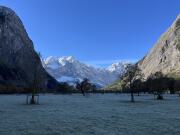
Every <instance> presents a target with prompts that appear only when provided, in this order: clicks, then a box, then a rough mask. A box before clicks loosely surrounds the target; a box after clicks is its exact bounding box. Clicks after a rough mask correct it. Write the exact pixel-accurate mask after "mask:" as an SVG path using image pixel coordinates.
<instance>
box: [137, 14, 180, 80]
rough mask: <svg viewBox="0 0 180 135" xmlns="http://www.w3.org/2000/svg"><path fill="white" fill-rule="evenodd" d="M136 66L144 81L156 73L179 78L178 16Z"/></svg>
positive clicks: (179, 41) (179, 43)
mask: <svg viewBox="0 0 180 135" xmlns="http://www.w3.org/2000/svg"><path fill="white" fill-rule="evenodd" d="M138 66H139V68H140V69H141V70H142V73H143V74H144V76H145V79H146V78H147V77H149V76H150V75H151V74H154V73H156V72H158V71H160V72H162V73H163V74H165V75H170V76H172V75H176V76H180V16H178V17H177V18H176V20H175V21H174V23H173V24H172V25H171V27H170V28H169V29H168V30H167V31H166V32H165V33H164V34H163V35H162V36H161V37H160V39H159V40H158V42H157V43H156V44H155V46H154V47H153V48H152V50H151V51H150V52H149V53H148V55H147V56H146V57H145V58H144V59H143V60H141V61H140V62H139V63H138Z"/></svg>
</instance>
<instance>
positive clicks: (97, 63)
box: [85, 59, 138, 68]
mask: <svg viewBox="0 0 180 135" xmlns="http://www.w3.org/2000/svg"><path fill="white" fill-rule="evenodd" d="M137 61H138V59H119V60H92V61H86V62H85V63H86V64H89V65H92V66H95V67H100V68H106V67H108V66H110V65H112V64H113V63H117V62H124V63H136V62H137Z"/></svg>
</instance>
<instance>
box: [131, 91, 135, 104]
mask: <svg viewBox="0 0 180 135" xmlns="http://www.w3.org/2000/svg"><path fill="white" fill-rule="evenodd" d="M131 102H134V93H133V90H131Z"/></svg>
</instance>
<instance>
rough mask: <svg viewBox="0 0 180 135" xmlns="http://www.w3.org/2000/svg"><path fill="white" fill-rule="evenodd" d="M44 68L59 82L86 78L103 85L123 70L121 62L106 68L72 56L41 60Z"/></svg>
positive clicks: (123, 65) (71, 81) (116, 77)
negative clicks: (91, 64)
mask: <svg viewBox="0 0 180 135" xmlns="http://www.w3.org/2000/svg"><path fill="white" fill-rule="evenodd" d="M43 65H44V68H45V69H46V70H47V71H48V72H49V73H50V74H51V75H52V76H53V77H55V78H56V79H57V80H58V81H60V82H62V81H63V82H69V83H70V84H72V83H73V82H74V83H75V82H77V80H83V79H84V78H88V79H89V80H90V81H91V82H92V83H94V84H98V85H100V86H105V85H108V84H110V83H112V82H113V81H115V80H116V79H118V77H119V75H120V74H122V73H123V72H124V71H125V64H124V63H122V62H119V63H115V64H112V65H111V66H109V67H108V68H107V69H106V68H95V67H93V66H90V65H87V64H85V63H83V62H80V61H78V60H76V59H75V58H74V57H73V56H63V57H59V58H56V57H53V56H50V57H48V58H46V59H45V60H44V61H43Z"/></svg>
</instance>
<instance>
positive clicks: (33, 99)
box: [31, 90, 36, 104]
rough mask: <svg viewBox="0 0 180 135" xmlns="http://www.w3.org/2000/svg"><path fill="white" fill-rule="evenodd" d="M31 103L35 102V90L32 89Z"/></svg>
mask: <svg viewBox="0 0 180 135" xmlns="http://www.w3.org/2000/svg"><path fill="white" fill-rule="evenodd" d="M31 104H36V101H35V91H34V90H33V92H32V97H31Z"/></svg>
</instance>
